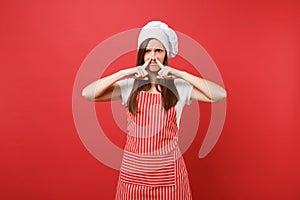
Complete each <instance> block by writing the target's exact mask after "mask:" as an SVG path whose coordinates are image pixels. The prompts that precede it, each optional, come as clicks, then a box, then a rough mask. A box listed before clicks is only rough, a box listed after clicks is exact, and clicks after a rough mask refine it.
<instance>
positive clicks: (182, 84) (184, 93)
mask: <svg viewBox="0 0 300 200" xmlns="http://www.w3.org/2000/svg"><path fill="white" fill-rule="evenodd" d="M174 84H175V87H176V89H177V91H178V95H179V100H180V101H181V102H182V103H183V104H190V101H191V94H192V90H193V86H192V85H191V84H190V83H189V82H187V81H185V80H183V79H174Z"/></svg>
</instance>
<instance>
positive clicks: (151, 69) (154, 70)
mask: <svg viewBox="0 0 300 200" xmlns="http://www.w3.org/2000/svg"><path fill="white" fill-rule="evenodd" d="M148 70H149V71H150V72H158V71H159V70H160V68H159V66H158V65H152V66H149V67H148Z"/></svg>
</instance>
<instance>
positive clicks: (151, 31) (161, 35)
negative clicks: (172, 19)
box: [138, 21, 178, 58]
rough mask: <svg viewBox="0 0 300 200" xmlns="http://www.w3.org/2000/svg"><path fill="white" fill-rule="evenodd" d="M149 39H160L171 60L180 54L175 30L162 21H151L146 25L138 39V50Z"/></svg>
mask: <svg viewBox="0 0 300 200" xmlns="http://www.w3.org/2000/svg"><path fill="white" fill-rule="evenodd" d="M149 38H155V39H158V40H159V41H160V42H161V43H162V44H163V45H164V47H165V48H166V50H167V53H168V54H167V55H168V57H169V58H174V57H175V56H176V54H177V53H178V38H177V35H176V33H175V31H174V30H172V29H171V28H169V27H168V25H167V24H165V23H163V22H160V21H151V22H149V23H148V24H146V25H145V26H144V27H143V28H142V30H141V32H140V35H139V38H138V48H140V45H141V44H142V42H143V41H145V40H146V39H149Z"/></svg>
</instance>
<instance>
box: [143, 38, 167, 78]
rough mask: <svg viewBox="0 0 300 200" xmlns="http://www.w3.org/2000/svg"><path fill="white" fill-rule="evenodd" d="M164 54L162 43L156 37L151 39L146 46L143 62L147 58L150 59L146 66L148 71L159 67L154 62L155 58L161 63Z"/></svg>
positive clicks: (154, 70)
mask: <svg viewBox="0 0 300 200" xmlns="http://www.w3.org/2000/svg"><path fill="white" fill-rule="evenodd" d="M165 56H166V50H165V48H164V46H163V44H162V43H161V42H160V41H159V40H157V39H151V40H150V41H149V43H148V45H147V47H146V53H145V55H144V62H146V61H147V60H148V59H152V60H151V62H150V64H149V66H148V67H147V69H148V71H150V72H158V71H159V70H160V67H159V66H158V64H157V63H156V61H155V59H158V60H159V62H161V63H163V62H164V59H165Z"/></svg>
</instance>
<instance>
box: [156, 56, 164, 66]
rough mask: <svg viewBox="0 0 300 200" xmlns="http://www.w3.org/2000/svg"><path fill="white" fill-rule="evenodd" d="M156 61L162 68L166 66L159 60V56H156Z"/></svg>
mask: <svg viewBox="0 0 300 200" xmlns="http://www.w3.org/2000/svg"><path fill="white" fill-rule="evenodd" d="M155 61H156V63H157V64H158V66H159V67H160V68H163V67H164V65H163V64H162V63H161V62H159V60H158V59H157V58H155Z"/></svg>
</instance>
